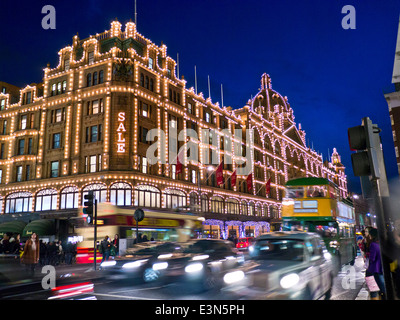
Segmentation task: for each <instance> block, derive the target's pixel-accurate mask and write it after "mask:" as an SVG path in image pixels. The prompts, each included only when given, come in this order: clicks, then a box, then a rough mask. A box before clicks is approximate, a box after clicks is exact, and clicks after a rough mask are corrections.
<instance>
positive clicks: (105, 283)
mask: <svg viewBox="0 0 400 320" xmlns="http://www.w3.org/2000/svg"><path fill="white" fill-rule="evenodd" d="M91 267H92V266H88V265H71V266H58V268H56V270H57V273H58V274H57V283H56V286H57V287H61V286H64V285H66V284H68V286H70V284H71V283H72V284H85V285H86V286H88V284H90V286H91V290H89V291H88V292H82V293H81V294H75V295H74V294H72V295H71V296H67V297H64V299H93V300H234V299H237V298H236V297H234V296H233V295H231V294H229V293H227V292H224V291H221V290H209V291H204V292H200V291H199V290H198V289H197V288H196V287H195V286H190V285H187V284H185V283H170V284H163V283H158V282H151V283H143V282H142V281H140V280H138V279H129V280H127V279H121V278H118V276H113V277H107V278H105V277H103V273H102V272H101V271H96V272H94V271H93V270H91V269H92V268H91ZM362 270H363V261H362V258H361V257H357V259H356V262H355V264H354V267H351V266H348V265H347V266H344V267H343V268H342V270H341V271H340V272H339V274H338V275H337V277H335V279H334V283H333V287H332V295H331V299H330V300H355V299H356V298H357V295H358V294H359V292H360V289H362V287H363V285H364V282H365V281H364V272H362ZM36 279H37V281H36V282H35V283H26V284H25V285H19V286H16V287H15V288H13V290H7V291H6V292H4V293H3V294H2V299H6V300H47V299H49V298H50V299H54V298H55V294H54V293H53V292H52V291H51V290H50V289H47V290H44V289H43V288H42V283H41V275H38V274H37V278H36ZM61 291H66V289H64V288H60V290H58V292H61ZM56 292H57V291H56ZM77 292H78V290H76V291H75V293H77ZM59 297H61V295H59V296H58V297H57V298H59ZM57 298H56V299H57Z"/></svg>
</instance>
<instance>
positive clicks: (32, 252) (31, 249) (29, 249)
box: [22, 232, 40, 276]
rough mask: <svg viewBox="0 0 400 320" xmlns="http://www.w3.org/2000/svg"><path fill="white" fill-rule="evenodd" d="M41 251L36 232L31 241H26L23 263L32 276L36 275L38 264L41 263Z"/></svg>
mask: <svg viewBox="0 0 400 320" xmlns="http://www.w3.org/2000/svg"><path fill="white" fill-rule="evenodd" d="M39 251H40V245H39V238H38V236H37V235H36V233H35V232H34V233H32V235H31V237H30V239H28V240H27V241H26V243H25V248H24V254H23V255H22V263H23V264H25V266H26V270H27V272H28V274H29V275H30V276H33V275H34V273H35V267H36V264H37V263H38V262H39Z"/></svg>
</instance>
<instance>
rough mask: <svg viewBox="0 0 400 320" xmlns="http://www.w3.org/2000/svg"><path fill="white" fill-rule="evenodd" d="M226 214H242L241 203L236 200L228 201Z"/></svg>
mask: <svg viewBox="0 0 400 320" xmlns="http://www.w3.org/2000/svg"><path fill="white" fill-rule="evenodd" d="M226 212H227V213H230V214H239V213H240V205H239V201H237V200H236V199H228V200H226Z"/></svg>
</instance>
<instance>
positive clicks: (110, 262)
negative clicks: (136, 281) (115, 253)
mask: <svg viewBox="0 0 400 320" xmlns="http://www.w3.org/2000/svg"><path fill="white" fill-rule="evenodd" d="M116 264H117V262H116V261H115V260H113V261H103V262H102V263H101V264H100V267H103V268H104V267H112V266H115V265H116Z"/></svg>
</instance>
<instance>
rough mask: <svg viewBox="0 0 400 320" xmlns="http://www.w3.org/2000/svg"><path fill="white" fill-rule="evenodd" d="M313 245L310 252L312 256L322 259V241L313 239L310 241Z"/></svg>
mask: <svg viewBox="0 0 400 320" xmlns="http://www.w3.org/2000/svg"><path fill="white" fill-rule="evenodd" d="M310 244H311V250H310V254H311V256H312V257H320V256H322V250H323V247H322V243H321V240H320V239H317V238H313V239H311V241H310Z"/></svg>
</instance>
